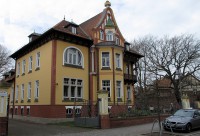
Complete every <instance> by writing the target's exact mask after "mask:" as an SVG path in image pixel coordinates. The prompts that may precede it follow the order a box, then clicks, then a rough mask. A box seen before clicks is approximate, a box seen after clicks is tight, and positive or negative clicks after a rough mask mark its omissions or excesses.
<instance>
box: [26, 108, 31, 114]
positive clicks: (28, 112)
mask: <svg viewBox="0 0 200 136" xmlns="http://www.w3.org/2000/svg"><path fill="white" fill-rule="evenodd" d="M26 115H27V116H29V115H30V108H27V109H26Z"/></svg>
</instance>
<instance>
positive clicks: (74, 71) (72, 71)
mask: <svg viewBox="0 0 200 136" xmlns="http://www.w3.org/2000/svg"><path fill="white" fill-rule="evenodd" d="M70 46H72V47H76V48H78V49H79V50H80V51H81V52H82V53H83V56H84V68H83V69H79V68H72V67H67V66H64V65H63V52H64V50H65V49H66V48H67V47H70ZM88 51H89V48H88V47H85V46H82V45H76V44H72V43H67V42H63V41H57V60H56V83H58V85H57V86H56V104H63V105H71V104H73V103H74V102H62V100H63V79H64V78H65V77H68V78H76V79H82V80H83V99H86V100H88V98H89V56H88Z"/></svg>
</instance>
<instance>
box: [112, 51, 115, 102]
mask: <svg viewBox="0 0 200 136" xmlns="http://www.w3.org/2000/svg"><path fill="white" fill-rule="evenodd" d="M112 62H113V98H114V105H115V59H114V48H113V47H112Z"/></svg>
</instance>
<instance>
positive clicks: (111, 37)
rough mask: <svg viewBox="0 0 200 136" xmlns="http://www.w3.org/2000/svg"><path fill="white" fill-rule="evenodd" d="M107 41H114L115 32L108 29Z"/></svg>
mask: <svg viewBox="0 0 200 136" xmlns="http://www.w3.org/2000/svg"><path fill="white" fill-rule="evenodd" d="M106 41H113V32H112V31H108V32H107V33H106Z"/></svg>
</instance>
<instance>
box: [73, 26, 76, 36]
mask: <svg viewBox="0 0 200 136" xmlns="http://www.w3.org/2000/svg"><path fill="white" fill-rule="evenodd" d="M72 33H73V34H76V27H73V26H72Z"/></svg>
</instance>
